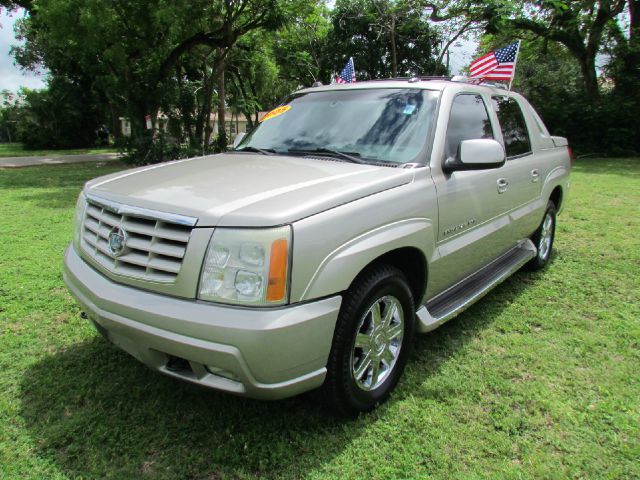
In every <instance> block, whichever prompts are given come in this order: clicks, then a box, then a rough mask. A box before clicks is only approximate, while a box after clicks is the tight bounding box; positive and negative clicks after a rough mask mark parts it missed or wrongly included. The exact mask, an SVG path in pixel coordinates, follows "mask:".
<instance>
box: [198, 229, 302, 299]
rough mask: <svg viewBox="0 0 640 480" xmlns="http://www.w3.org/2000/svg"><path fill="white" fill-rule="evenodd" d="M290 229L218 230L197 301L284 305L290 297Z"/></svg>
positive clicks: (211, 243)
mask: <svg viewBox="0 0 640 480" xmlns="http://www.w3.org/2000/svg"><path fill="white" fill-rule="evenodd" d="M290 249H291V227H289V226H285V227H277V228H261V229H257V228H243V229H236V228H217V229H215V230H214V231H213V237H212V238H211V242H210V243H209V248H208V249H207V255H206V257H205V260H204V265H203V267H202V276H201V278H200V289H199V294H198V298H200V299H201V300H209V301H212V302H220V303H231V304H236V305H260V306H266V305H282V304H284V303H286V302H287V299H288V295H289V291H288V289H289V279H288V276H289V256H290V255H289V254H290Z"/></svg>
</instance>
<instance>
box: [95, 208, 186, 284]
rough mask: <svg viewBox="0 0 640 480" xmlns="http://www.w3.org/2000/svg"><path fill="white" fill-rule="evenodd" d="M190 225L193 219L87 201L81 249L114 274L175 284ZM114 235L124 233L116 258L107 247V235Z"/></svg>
mask: <svg viewBox="0 0 640 480" xmlns="http://www.w3.org/2000/svg"><path fill="white" fill-rule="evenodd" d="M154 213H155V214H156V215H154ZM158 217H161V218H158ZM194 225H195V219H192V218H190V217H181V216H178V215H172V214H164V213H162V212H150V211H147V210H142V209H139V208H134V207H128V206H125V205H120V204H117V203H113V202H108V201H105V200H102V199H95V198H88V199H87V207H86V209H85V215H84V221H83V226H82V240H83V242H82V244H83V245H82V246H83V248H84V250H85V251H86V252H87V253H88V254H89V255H90V256H91V257H92V258H93V259H95V260H96V261H97V262H98V263H99V264H100V265H101V266H102V267H104V268H106V269H107V270H109V271H111V272H113V273H115V274H119V275H125V276H128V277H134V278H138V279H141V280H148V281H152V282H175V280H176V278H177V276H178V274H179V273H180V268H181V267H182V261H183V259H184V256H185V253H186V250H187V244H188V243H189V238H190V236H191V230H192V228H193V226H194ZM114 231H118V232H122V231H124V232H125V233H124V235H125V237H124V238H125V242H124V249H123V250H122V251H121V252H118V254H114V253H113V251H112V249H110V247H109V235H110V234H111V233H112V232H114Z"/></svg>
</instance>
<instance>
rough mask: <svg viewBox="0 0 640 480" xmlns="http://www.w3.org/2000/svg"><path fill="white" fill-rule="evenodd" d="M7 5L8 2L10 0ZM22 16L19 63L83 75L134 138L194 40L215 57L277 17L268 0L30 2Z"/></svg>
mask: <svg viewBox="0 0 640 480" xmlns="http://www.w3.org/2000/svg"><path fill="white" fill-rule="evenodd" d="M11 3H13V2H11ZM23 3H25V6H27V7H29V8H31V10H30V15H29V17H28V18H27V19H25V20H24V21H23V22H22V25H21V27H20V33H21V36H22V37H23V38H24V40H26V43H25V45H24V46H22V47H17V48H16V49H15V57H16V60H17V61H18V63H19V64H21V65H22V66H24V67H27V68H34V67H36V66H37V65H40V64H45V65H46V66H47V68H49V70H50V71H51V72H52V74H53V75H58V74H62V75H67V76H69V77H76V76H87V77H89V78H91V79H93V80H94V82H95V84H96V86H97V87H98V88H100V89H101V91H103V92H105V94H106V95H107V96H108V97H109V98H110V100H111V101H113V102H117V103H119V104H120V105H123V106H125V107H126V109H127V110H128V114H129V117H130V119H131V122H132V135H133V137H134V140H136V139H138V140H141V141H142V144H145V143H148V141H150V139H151V137H150V135H149V133H150V132H147V131H146V128H145V116H146V115H151V117H152V120H153V122H154V123H155V120H156V116H157V113H158V110H159V107H160V105H161V104H162V103H163V97H164V96H165V95H166V93H167V83H168V82H171V79H172V76H173V75H175V67H176V64H177V63H178V61H179V60H180V58H181V57H182V56H183V55H185V54H187V53H189V52H191V51H192V50H193V49H194V48H196V47H198V46H207V47H210V48H215V49H218V50H219V52H220V54H219V55H218V56H217V57H216V58H217V60H218V61H219V62H221V61H223V59H224V57H225V56H226V54H227V53H228V51H229V49H230V48H231V47H232V46H233V45H234V44H235V43H236V42H237V40H238V39H239V38H240V37H241V36H242V35H244V34H246V33H247V32H250V31H252V30H254V29H257V28H271V29H273V28H276V27H277V26H279V25H280V24H281V23H282V20H283V18H282V14H281V8H280V3H279V2H277V1H276V0H236V1H233V0H217V1H213V2H211V1H208V0H189V1H187V0H177V1H167V0H114V1H113V2H106V1H104V0H37V2H36V3H34V4H30V2H23Z"/></svg>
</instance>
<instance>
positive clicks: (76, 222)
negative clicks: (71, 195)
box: [73, 192, 87, 251]
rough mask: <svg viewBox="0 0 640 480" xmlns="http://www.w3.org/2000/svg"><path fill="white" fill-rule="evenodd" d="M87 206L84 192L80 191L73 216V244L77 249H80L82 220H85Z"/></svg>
mask: <svg viewBox="0 0 640 480" xmlns="http://www.w3.org/2000/svg"><path fill="white" fill-rule="evenodd" d="M86 208H87V199H86V197H85V196H84V192H80V196H78V201H77V202H76V213H75V216H74V218H73V245H74V247H75V248H76V251H80V233H81V232H82V221H83V220H84V211H85V209H86Z"/></svg>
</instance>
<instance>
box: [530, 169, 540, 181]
mask: <svg viewBox="0 0 640 480" xmlns="http://www.w3.org/2000/svg"><path fill="white" fill-rule="evenodd" d="M538 180H540V172H539V171H538V169H537V168H534V169H533V170H531V181H532V182H533V183H536V182H537V181H538Z"/></svg>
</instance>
